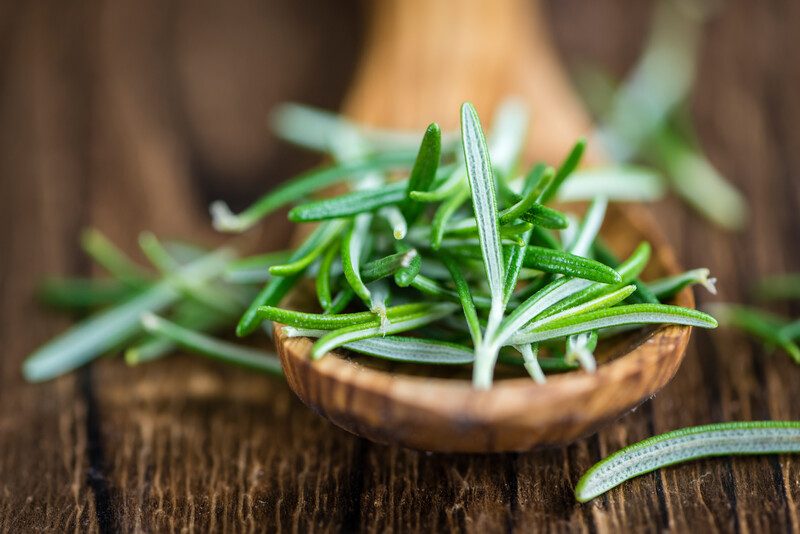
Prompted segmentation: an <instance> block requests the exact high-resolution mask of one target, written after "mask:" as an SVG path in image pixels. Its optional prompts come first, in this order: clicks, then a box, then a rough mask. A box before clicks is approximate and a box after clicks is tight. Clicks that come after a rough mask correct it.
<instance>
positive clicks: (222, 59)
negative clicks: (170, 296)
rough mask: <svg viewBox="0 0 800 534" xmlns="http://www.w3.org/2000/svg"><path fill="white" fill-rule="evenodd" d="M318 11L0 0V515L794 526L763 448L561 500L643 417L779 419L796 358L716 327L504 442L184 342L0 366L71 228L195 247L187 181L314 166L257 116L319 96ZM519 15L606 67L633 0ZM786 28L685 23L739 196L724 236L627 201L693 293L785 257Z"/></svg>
mask: <svg viewBox="0 0 800 534" xmlns="http://www.w3.org/2000/svg"><path fill="white" fill-rule="evenodd" d="M73 4H74V5H73ZM335 4H336V5H335V6H334V3H327V2H323V1H321V0H313V1H311V0H309V1H306V2H290V1H289V0H273V1H271V2H267V3H264V4H260V3H257V2H255V1H253V0H236V1H233V2H226V3H224V4H223V3H217V2H213V1H212V0H201V1H197V2H174V3H171V4H169V5H166V4H164V3H162V2H156V1H155V0H145V1H140V2H114V3H103V2H97V1H87V2H84V3H65V2H55V1H51V2H48V1H41V2H29V3H18V2H12V1H3V2H0V295H2V299H1V300H0V343H1V346H2V347H3V351H2V360H0V531H9V532H28V531H36V530H44V531H55V532H61V531H66V530H76V531H84V530H85V531H98V530H100V531H114V530H123V531H135V530H141V531H164V530H176V531H184V530H185V531H192V530H196V531H241V530H276V529H285V530H292V531H301V532H302V531H309V530H320V531H327V530H346V531H352V530H368V531H381V532H382V531H389V530H393V531H414V530H418V531H434V530H451V529H465V530H471V531H477V532H496V531H509V530H519V531H529V530H531V529H533V528H534V527H538V528H541V529H542V530H544V529H547V530H561V531H600V532H616V531H620V530H631V531H640V530H647V531H656V530H664V529H672V530H676V531H686V530H689V529H693V530H696V531H711V530H715V531H723V532H728V531H746V532H764V531H768V530H775V531H786V530H794V531H799V530H800V512H798V500H800V462H798V460H797V459H794V458H790V457H772V458H748V459H736V460H728V459H722V460H714V461H701V462H695V463H692V464H688V465H684V466H680V467H677V468H670V469H665V470H663V471H661V472H659V473H656V474H652V475H648V476H645V477H642V478H640V479H638V480H636V481H634V482H632V483H630V484H627V485H625V486H624V488H622V489H620V490H615V491H613V492H611V493H609V494H608V495H607V496H605V497H602V498H600V499H597V500H595V501H593V502H592V503H590V504H587V505H578V504H576V503H575V502H574V499H573V497H572V487H573V485H574V483H575V481H576V480H577V478H578V477H579V476H580V474H581V473H582V472H583V471H584V470H585V469H586V468H587V467H588V466H589V465H590V464H591V463H592V462H594V461H595V460H597V459H598V458H599V457H600V456H603V455H605V454H607V453H609V452H612V451H614V450H616V449H618V448H620V447H622V446H624V445H626V444H628V443H631V442H633V441H635V440H638V439H641V438H644V437H646V436H649V435H651V434H653V433H655V432H662V431H666V430H670V429H673V428H676V427H680V426H685V425H692V424H700V423H705V422H711V421H721V420H734V419H735V420H745V419H765V418H775V419H798V418H800V407H799V406H800V370H798V368H797V367H796V366H794V365H792V364H791V363H790V362H789V361H788V359H787V358H786V357H784V356H783V355H780V354H777V355H773V354H770V353H768V352H765V351H764V350H763V349H762V348H761V347H760V346H758V345H757V344H754V343H751V342H750V341H749V340H747V339H745V338H742V337H741V336H739V335H737V334H734V333H731V332H725V331H717V332H714V333H712V334H707V333H704V332H696V333H695V334H694V335H693V339H692V342H691V346H690V352H689V354H688V356H687V359H686V361H685V363H684V364H683V366H682V368H681V369H680V371H679V372H678V375H677V376H676V378H675V380H674V381H673V382H672V383H671V384H670V385H669V386H668V387H667V388H666V389H665V390H664V391H663V392H661V393H660V394H659V395H658V396H656V397H655V398H654V399H653V400H652V401H650V402H648V403H646V404H645V405H643V406H642V407H641V408H639V409H638V410H637V411H636V412H634V413H632V414H629V415H627V416H626V417H624V418H623V419H622V420H620V421H619V422H617V423H615V424H613V425H611V426H609V427H608V428H607V429H605V430H603V431H602V432H600V433H599V434H598V435H596V436H592V437H590V438H587V439H584V440H582V441H580V442H578V443H576V444H575V445H572V446H570V447H567V448H563V449H556V450H548V451H543V452H535V453H530V454H515V455H502V456H439V455H427V454H423V453H417V452H412V451H408V450H402V449H397V448H391V447H384V446H377V445H373V444H371V443H368V442H366V441H363V440H359V439H356V438H353V437H352V436H350V435H348V434H346V433H345V432H343V431H340V430H338V429H336V428H334V427H332V426H331V425H330V424H328V423H326V422H325V421H323V420H321V419H319V418H318V417H317V416H315V415H314V414H313V413H311V412H309V411H308V410H307V409H306V408H305V407H304V406H302V405H301V404H300V403H299V402H298V401H297V400H296V399H295V398H294V397H293V396H292V395H291V393H290V392H289V390H288V389H287V387H286V386H285V385H284V384H282V383H281V382H280V381H276V380H271V379H269V378H264V377H260V376H252V375H248V374H247V373H244V372H241V371H238V370H235V369H229V368H225V367H222V366H218V365H213V364H210V363H206V362H204V361H199V360H197V359H192V358H188V357H180V356H179V357H174V358H170V359H169V360H166V361H163V362H159V363H155V364H152V365H148V366H145V367H141V368H138V369H133V370H132V369H128V368H126V367H125V365H124V363H122V362H121V361H120V360H119V359H118V358H114V359H111V358H109V359H104V360H103V361H100V362H97V363H95V364H93V365H92V366H91V367H90V368H88V369H84V370H82V371H80V372H77V373H74V374H73V375H70V376H66V377H63V378H61V379H59V380H56V381H54V382H51V383H48V384H43V385H36V386H32V385H27V384H24V383H23V381H22V379H21V377H20V373H19V365H20V362H21V361H22V358H23V357H24V355H25V354H26V353H27V352H29V351H30V350H31V349H33V348H34V347H35V346H37V345H38V344H39V343H41V342H42V341H44V340H45V339H47V338H48V337H49V336H51V335H52V334H54V333H56V332H58V331H59V330H60V329H62V328H64V327H65V326H66V325H67V324H68V322H67V321H65V320H64V319H62V318H59V317H58V316H56V315H54V314H52V313H49V312H47V311H44V310H42V309H41V308H40V307H39V306H38V305H36V304H35V302H34V301H33V299H32V292H33V290H34V287H35V282H36V280H37V279H39V278H40V277H41V276H42V275H44V274H45V273H54V272H55V273H63V274H86V273H88V272H89V270H90V267H89V265H88V263H87V261H86V260H85V259H84V258H82V257H81V255H80V254H78V253H77V252H76V246H75V244H76V239H77V234H78V231H79V230H80V228H82V227H83V226H85V225H88V224H92V225H96V226H99V227H101V228H102V229H103V230H104V231H106V232H107V233H108V234H109V235H111V236H112V237H113V238H114V239H115V240H117V241H118V242H121V243H122V244H124V245H125V247H126V248H127V249H129V250H133V249H134V245H135V239H136V235H137V234H138V232H139V231H140V230H142V229H145V228H149V229H153V230H155V231H157V232H159V233H161V234H165V233H166V234H172V235H183V236H187V235H191V236H194V237H197V238H207V239H213V238H212V237H210V236H208V234H207V233H206V232H204V231H201V230H198V228H202V227H204V225H205V222H204V220H205V219H204V218H205V215H204V208H203V206H204V205H205V204H206V203H207V202H208V200H210V199H212V198H216V197H217V196H224V197H226V198H228V199H229V200H231V201H232V202H233V203H234V204H237V205H241V204H243V203H245V202H246V201H247V199H248V198H251V197H252V195H254V194H255V193H257V192H259V191H261V190H263V189H264V188H265V187H267V186H268V184H269V183H274V182H276V181H278V180H280V179H281V178H282V177H285V176H287V175H288V174H289V173H291V172H293V171H294V170H297V169H300V168H302V167H303V166H304V165H307V164H308V163H310V162H313V157H312V156H308V155H304V154H301V153H299V152H296V151H293V150H291V149H289V148H288V147H286V146H285V145H281V144H278V143H277V142H275V141H274V140H273V139H270V138H269V137H267V136H266V135H265V134H264V122H265V121H264V115H265V113H266V111H267V110H268V109H269V107H270V106H271V105H272V104H274V103H275V102H277V101H279V100H282V99H286V98H292V99H296V100H301V101H309V102H312V103H316V104H320V105H324V106H328V107H332V108H333V107H336V106H337V104H338V102H339V101H340V99H341V98H342V95H343V92H344V89H345V87H346V86H347V83H348V80H349V77H350V75H351V73H352V68H353V65H354V64H355V61H356V57H357V50H358V46H359V43H360V39H361V36H362V32H363V28H362V25H363V22H362V21H363V18H362V16H361V15H360V9H359V6H358V5H356V4H354V3H351V2H344V3H335ZM546 7H547V11H548V13H549V16H550V18H551V20H552V22H553V32H554V37H555V38H556V40H557V42H558V43H559V47H560V50H561V52H562V54H563V56H564V58H565V59H566V60H567V61H569V62H573V61H576V60H578V59H590V60H596V61H600V62H602V63H603V64H605V65H608V66H609V67H610V68H611V70H612V71H613V72H615V73H617V74H621V73H623V72H624V70H625V68H627V67H628V66H629V65H630V63H631V61H632V60H633V59H634V58H635V56H636V53H637V50H638V47H639V46H640V43H641V39H642V36H643V35H644V33H645V31H646V26H647V17H648V14H649V10H650V7H649V4H648V3H644V2H639V1H635V0H628V1H626V2H611V1H610V0H609V1H603V2H579V1H576V0H570V1H567V2H564V1H561V2H556V1H550V2H547V5H546ZM798 31H800V4H798V3H797V2H794V1H791V0H784V1H777V0H776V1H772V2H758V3H757V2H747V1H738V2H729V3H728V4H727V7H726V9H725V10H724V11H723V12H722V13H721V14H720V15H719V16H718V17H717V18H715V19H714V20H713V21H712V22H711V23H710V24H709V26H708V28H707V31H706V33H705V45H704V46H703V52H702V58H701V63H700V67H701V72H700V76H699V80H698V85H697V88H696V91H695V94H694V99H693V100H694V105H693V111H694V113H695V116H696V119H697V123H698V128H699V131H700V134H701V138H702V140H703V144H704V146H705V147H706V149H707V150H708V153H709V154H710V156H711V158H712V160H713V161H714V162H715V163H716V164H717V165H718V166H719V168H720V169H721V170H722V171H723V172H724V173H725V174H726V175H727V176H729V177H730V178H731V179H732V180H733V181H734V182H735V183H736V184H738V186H739V187H740V188H741V189H742V190H743V191H744V192H745V193H746V195H747V197H748V199H749V201H750V203H751V206H752V217H751V223H750V225H749V227H748V229H747V230H746V231H745V232H744V233H742V234H740V235H729V234H725V233H723V232H720V231H718V230H714V229H712V228H710V227H709V226H708V225H706V224H704V223H703V222H702V221H701V220H699V219H698V218H697V217H696V216H695V215H693V214H692V213H690V212H688V211H687V210H686V209H685V208H684V207H683V206H681V205H680V203H678V202H677V201H675V200H671V199H670V200H667V201H665V202H663V203H661V204H659V205H658V206H656V207H655V208H654V209H655V210H656V213H657V214H658V216H659V217H660V219H661V220H662V221H663V224H664V225H665V227H666V228H667V229H668V230H669V232H670V235H671V236H672V239H673V243H674V245H675V247H676V250H677V252H678V256H679V257H680V259H681V260H682V261H683V263H684V264H685V265H686V266H687V267H694V266H701V265H707V266H709V267H711V268H712V269H713V271H714V272H715V274H716V275H717V276H718V277H719V278H720V289H721V295H720V297H719V298H720V300H734V299H742V298H747V290H748V287H749V285H750V282H751V281H752V279H753V278H754V277H757V276H759V275H763V274H767V273H772V272H780V271H784V270H800V252H798V237H797V236H798V228H800V215H798V210H800V180H798V174H799V173H800V134H798V131H799V130H798V129H797V125H798V124H800V100H798V98H797V91H798V88H799V87H800V52H798V48H797V47H796V35H797V32H798ZM283 225H284V223H283V222H282V217H281V216H276V217H275V218H273V219H272V220H271V221H270V225H269V226H268V231H265V233H264V238H263V239H264V242H265V243H267V244H269V245H274V246H278V245H279V244H281V243H282V242H283V241H284V240H285V238H286V237H287V236H288V231H285V229H286V227H285V226H283ZM703 301H705V302H708V301H709V299H708V298H707V297H706V296H704V295H701V302H703ZM783 311H792V312H794V313H795V314H796V313H797V311H798V309H797V308H796V307H795V308H794V309H784V310H783Z"/></svg>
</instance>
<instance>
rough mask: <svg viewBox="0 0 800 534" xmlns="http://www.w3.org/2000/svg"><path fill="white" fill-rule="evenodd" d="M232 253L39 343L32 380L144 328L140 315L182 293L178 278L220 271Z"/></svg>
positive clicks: (29, 368)
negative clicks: (43, 342) (178, 285)
mask: <svg viewBox="0 0 800 534" xmlns="http://www.w3.org/2000/svg"><path fill="white" fill-rule="evenodd" d="M230 257H231V253H230V252H229V251H226V250H221V251H218V252H215V253H213V254H210V255H208V256H206V257H204V258H201V259H200V260H197V261H196V262H193V263H191V264H189V265H187V266H186V267H183V268H182V269H181V270H180V272H179V273H177V274H175V275H174V276H171V277H169V278H167V279H165V280H163V281H161V282H158V283H157V284H155V285H153V286H152V287H151V288H150V289H147V290H145V291H143V292H142V293H141V294H139V295H137V296H135V297H133V298H132V299H130V300H128V301H126V302H124V303H123V304H121V305H119V306H117V307H115V308H111V309H109V310H107V311H104V312H101V313H99V314H97V315H94V316H92V317H90V318H89V319H87V320H85V321H83V322H81V323H78V324H77V325H75V326H74V327H72V328H70V329H69V330H67V331H66V332H64V333H63V334H61V335H59V336H56V337H55V338H53V339H52V340H50V341H49V342H48V343H45V344H44V345H43V346H41V347H39V348H38V349H37V350H36V351H34V352H33V353H32V354H31V355H30V356H28V357H27V358H26V359H25V362H24V363H23V365H22V372H23V374H24V376H25V379H26V380H28V381H30V382H41V381H44V380H50V379H51V378H55V377H57V376H59V375H62V374H64V373H67V372H69V371H72V370H73V369H76V368H78V367H80V366H82V365H84V364H86V363H88V362H90V361H92V360H93V359H95V358H97V357H98V356H100V355H101V354H103V353H104V352H106V351H108V350H110V349H112V348H113V347H116V346H118V345H119V344H120V343H123V342H125V341H127V340H129V339H131V338H132V337H133V336H135V335H136V334H137V333H139V332H140V331H141V326H140V324H139V317H140V316H141V315H142V314H143V313H145V312H148V311H152V312H156V311H159V310H163V309H165V308H166V307H167V306H169V305H171V304H172V303H174V302H175V301H176V300H177V299H178V297H179V296H180V293H179V292H178V290H177V289H176V279H178V278H180V279H184V280H192V281H202V280H208V279H209V278H212V277H214V276H217V275H219V273H220V272H222V270H223V269H224V268H225V265H226V263H227V262H228V261H229V260H230Z"/></svg>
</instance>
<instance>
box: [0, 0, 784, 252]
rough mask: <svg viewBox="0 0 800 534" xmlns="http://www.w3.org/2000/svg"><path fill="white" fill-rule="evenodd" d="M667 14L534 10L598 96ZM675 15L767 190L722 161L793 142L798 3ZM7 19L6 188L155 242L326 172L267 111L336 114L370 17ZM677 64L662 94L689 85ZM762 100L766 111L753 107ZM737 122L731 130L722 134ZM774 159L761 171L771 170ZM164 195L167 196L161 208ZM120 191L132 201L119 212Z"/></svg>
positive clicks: (698, 122) (665, 77) (728, 146)
mask: <svg viewBox="0 0 800 534" xmlns="http://www.w3.org/2000/svg"><path fill="white" fill-rule="evenodd" d="M657 4H658V3H657V2H642V1H613V2H612V1H607V2H606V1H598V2H592V3H591V6H586V5H584V3H582V2H578V1H574V2H573V1H562V2H555V1H542V2H541V3H539V2H536V5H537V8H539V9H540V11H541V12H542V14H543V18H544V23H543V30H544V31H545V32H546V33H548V34H549V36H550V37H551V38H552V39H553V40H554V42H555V44H556V49H557V53H558V56H559V59H560V60H562V61H563V63H564V64H565V65H566V66H567V68H568V73H569V74H570V77H571V78H572V80H573V81H574V82H576V85H577V86H578V87H581V88H583V89H586V88H587V87H588V88H589V93H588V94H589V96H591V95H595V96H597V95H598V94H600V95H602V91H601V90H600V89H598V88H597V83H596V82H597V79H596V78H597V76H594V78H593V76H592V75H593V74H597V73H598V72H600V73H601V74H602V76H600V78H601V79H605V80H614V83H616V82H619V81H621V80H624V79H625V78H626V76H630V75H631V73H632V71H633V70H634V69H635V68H636V65H637V62H640V61H641V59H642V57H643V54H644V51H645V50H646V49H647V45H648V39H649V38H650V37H652V33H653V31H652V30H653V28H654V25H655V23H654V20H657V16H656V12H657ZM676 4H683V10H684V11H685V12H690V11H705V12H707V15H705V16H699V17H695V18H694V19H693V18H692V17H691V16H690V17H683V18H682V19H680V18H679V19H678V22H677V30H675V28H673V35H672V37H671V38H672V39H673V40H672V45H674V46H676V47H677V48H681V47H682V49H681V50H680V51H679V52H680V53H681V54H683V55H684V56H685V57H686V58H690V59H691V61H696V64H697V67H696V69H695V68H694V64H692V65H691V72H692V73H694V72H696V79H695V78H693V76H690V78H691V79H690V80H689V82H688V83H687V88H686V94H685V95H684V94H683V93H681V94H680V95H679V96H680V97H681V99H678V100H682V101H679V102H678V103H679V104H680V106H681V107H682V109H684V110H687V113H684V115H686V116H691V117H693V125H694V126H693V129H694V130H695V131H696V132H697V138H698V139H699V145H700V147H701V148H702V151H703V152H708V155H709V157H710V160H711V162H713V163H714V165H715V166H716V167H718V168H720V170H721V171H722V174H723V175H724V176H726V177H727V178H728V179H729V180H730V181H732V183H734V184H736V183H737V182H739V181H742V180H753V179H757V177H759V176H763V172H753V170H754V169H749V170H745V169H743V168H742V167H741V166H739V165H733V164H732V163H731V159H730V158H728V157H726V156H727V155H728V154H729V153H730V152H737V151H738V148H737V144H738V145H741V144H749V143H751V141H754V142H756V143H763V142H764V141H763V139H764V136H763V135H759V133H760V130H762V129H763V128H774V129H775V134H776V135H780V136H781V137H782V138H783V139H786V138H787V137H795V135H796V134H794V133H793V132H792V129H791V128H790V127H789V123H788V120H787V117H789V116H791V114H792V112H793V111H794V110H795V109H796V108H797V106H798V104H797V103H796V99H794V98H793V97H792V95H793V93H794V91H795V90H796V88H797V81H798V70H799V69H800V67H798V65H799V64H800V61H797V59H798V58H797V57H796V56H797V54H798V53H797V52H796V51H795V50H794V47H792V46H791V43H792V38H791V35H793V33H792V32H793V30H794V29H795V28H794V26H792V24H791V21H793V20H795V19H796V15H797V13H796V11H797V10H798V8H797V7H796V6H795V5H794V4H793V3H792V2H784V3H781V2H771V3H769V4H768V5H763V6H762V5H755V4H754V5H750V4H748V3H746V2H685V1H684V2H676ZM698 6H700V7H698ZM1 9H2V11H1V12H0V35H2V40H0V58H2V61H1V62H0V69H1V70H0V80H2V84H1V85H0V124H1V125H2V126H3V128H2V136H3V137H2V139H1V141H2V142H0V150H2V151H3V158H2V166H3V168H2V178H1V179H2V182H3V184H4V187H6V188H12V187H13V184H14V183H15V182H16V181H18V180H21V179H25V178H23V177H24V176H26V175H27V176H28V177H31V176H37V177H38V178H39V179H41V180H44V181H45V182H46V183H50V182H55V181H58V182H63V183H66V184H70V185H71V186H72V188H73V191H72V193H71V194H74V195H79V196H83V197H85V196H87V195H88V196H91V197H92V198H93V199H94V200H93V201H92V202H91V204H92V206H93V207H92V211H93V212H95V215H94V216H93V217H92V218H93V219H96V220H99V221H103V219H105V216H103V215H102V213H103V210H105V209H111V210H112V211H114V212H116V211H117V210H119V209H121V210H127V209H131V210H132V215H134V217H132V218H133V219H135V220H138V221H142V222H144V221H148V223H149V226H150V227H151V228H153V229H154V230H156V231H159V232H173V231H177V232H186V231H188V232H198V231H199V230H198V226H195V224H196V223H197V222H199V221H202V220H203V219H205V218H206V210H205V206H207V205H208V203H209V202H210V201H212V200H215V199H218V198H221V199H225V200H227V201H228V202H229V203H230V204H231V205H232V207H233V208H235V209H236V208H242V207H244V206H246V205H247V204H248V202H249V201H251V200H252V199H254V198H255V197H256V195H258V194H260V193H262V192H263V191H265V190H266V189H268V188H269V186H270V184H274V183H277V182H279V181H281V180H283V179H285V178H287V177H289V176H291V175H293V174H295V173H296V172H298V171H299V170H301V169H304V168H306V167H307V166H308V165H310V164H312V163H314V162H316V161H318V159H317V158H315V156H314V155H313V154H309V153H307V152H303V151H301V150H298V149H296V148H294V147H292V146H290V145H288V144H286V143H283V142H281V141H279V140H278V139H277V138H276V137H275V136H274V135H273V134H272V133H271V132H270V130H269V127H268V119H267V117H268V113H269V111H270V110H271V109H272V108H273V107H274V106H275V105H276V104H278V103H280V102H283V101H287V100H291V101H296V102H301V103H305V104H310V105H314V106H319V107H322V108H326V109H330V110H337V109H339V108H340V106H341V104H342V101H343V98H344V97H345V94H346V89H347V87H348V85H349V84H350V83H351V81H352V80H353V78H354V76H355V74H356V69H357V64H358V62H359V59H360V53H361V50H362V47H363V45H364V43H365V39H366V35H365V34H366V28H365V26H366V24H367V22H368V20H369V15H368V13H367V11H368V9H366V6H365V5H362V4H361V3H360V2H348V1H344V2H336V3H335V4H332V3H330V2H321V1H320V2H316V1H314V0H308V1H303V2H289V1H282V0H269V1H256V0H234V1H231V2H213V1H206V0H200V1H196V2H172V3H167V4H164V3H162V2H148V1H145V2H111V3H103V2H98V3H92V2H85V3H81V4H77V5H61V4H59V3H52V4H51V3H48V2H32V3H25V4H23V5H18V4H17V3H14V2H5V3H3V7H2V8H1ZM698 21H699V22H698ZM681 25H683V26H684V27H681ZM698 34H699V35H698ZM676 35H677V36H678V38H677V39H676V38H675V37H676ZM649 36H650V37H649ZM673 59H674V58H673ZM587 67H588V68H587ZM671 67H672V65H670V64H668V68H667V70H666V71H665V72H664V71H662V72H658V73H656V78H655V79H651V80H650V83H651V84H652V85H654V86H656V87H658V86H660V85H664V84H668V83H669V82H670V81H671V80H672V79H673V78H674V77H676V76H677V77H680V76H682V75H683V74H682V73H680V72H678V71H680V69H679V68H678V69H672V70H671ZM587 72H588V73H589V75H588V76H587V75H586V74H587ZM673 75H674V76H673ZM658 76H660V78H659V77H658ZM603 77H605V78H603ZM586 80H589V82H588V84H587V83H583V82H586ZM592 83H594V85H592ZM600 83H601V84H602V81H601V82H600ZM689 87H693V90H691V91H689V90H688V88H689ZM750 89H753V90H754V91H751V94H753V93H755V94H757V95H758V98H759V99H761V101H759V102H754V101H753V100H752V98H750V99H749V100H748V98H746V97H745V96H744V94H743V92H744V91H747V90H750ZM683 90H684V89H683V88H678V92H679V93H680V92H681V91H683ZM584 94H587V93H586V92H584ZM684 97H685V98H684ZM599 99H600V100H602V97H599ZM594 100H595V101H592V98H587V99H586V100H585V101H586V102H587V109H589V110H590V111H591V112H593V113H594V116H595V117H596V118H598V112H599V110H600V109H602V104H598V103H597V102H596V101H597V100H598V98H595V99H594ZM762 103H763V104H765V106H764V107H761V108H758V107H757V105H760V104H762ZM669 104H670V105H673V104H675V103H674V102H670V103H669ZM767 104H768V105H767ZM534 112H535V111H534ZM734 116H735V118H736V123H735V125H736V128H728V127H726V125H725V121H726V120H729V119H730V118H731V117H734ZM787 157H792V156H791V154H789V155H787ZM771 159H773V162H768V163H765V165H767V166H772V165H775V164H776V163H775V161H774V158H771ZM753 164H754V163H752V162H751V163H750V165H753ZM761 170H767V169H761ZM769 170H771V171H773V172H772V173H771V174H773V175H774V174H775V171H777V172H780V171H779V170H778V169H774V168H773V169H769ZM78 191H80V193H78ZM41 195H46V193H44V192H43V193H41ZM152 195H158V196H159V197H161V198H163V197H167V198H170V199H171V201H172V203H171V204H170V203H163V202H155V201H153V202H151V201H149V200H148V199H150V198H152ZM6 198H8V196H6ZM112 198H125V199H127V200H128V202H126V203H124V204H125V205H124V206H115V207H114V208H109V207H108V206H112V205H114V204H115V203H114V202H111V201H110V199H112ZM106 199H109V202H106ZM56 200H58V199H56ZM60 201H62V202H66V201H67V199H64V198H61V199H60ZM176 202H177V203H180V207H178V206H176V205H175V203H176ZM98 211H99V212H100V213H96V212H98ZM177 211H182V212H186V211H191V212H193V217H192V218H191V219H190V218H188V217H186V216H185V213H184V215H182V216H176V215H175V212H177ZM109 218H113V217H109ZM180 219H183V220H184V222H183V223H182V222H180ZM280 219H281V217H275V222H276V224H280ZM187 221H190V222H188V223H187ZM140 229H141V228H136V229H135V230H137V231H130V229H129V230H128V231H127V232H125V233H126V234H127V237H126V236H125V235H120V234H119V233H116V232H115V231H114V230H113V229H111V230H109V232H111V237H112V238H113V239H115V240H122V242H123V243H126V242H127V243H133V239H135V235H136V234H137V233H138V230H140Z"/></svg>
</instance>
